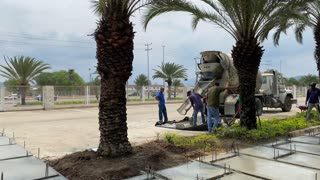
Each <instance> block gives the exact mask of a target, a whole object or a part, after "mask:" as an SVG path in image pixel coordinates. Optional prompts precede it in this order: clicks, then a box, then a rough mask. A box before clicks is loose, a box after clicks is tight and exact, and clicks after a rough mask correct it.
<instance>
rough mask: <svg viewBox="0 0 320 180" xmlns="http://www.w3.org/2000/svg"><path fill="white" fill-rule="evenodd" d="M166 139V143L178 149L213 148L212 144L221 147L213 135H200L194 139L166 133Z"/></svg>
mask: <svg viewBox="0 0 320 180" xmlns="http://www.w3.org/2000/svg"><path fill="white" fill-rule="evenodd" d="M164 139H165V141H166V142H168V143H171V144H173V145H175V146H178V147H197V148H210V147H211V146H212V142H214V144H215V146H220V142H219V140H218V139H217V137H216V136H215V135H213V134H200V135H196V136H193V137H186V136H181V135H179V134H176V133H172V132H168V133H165V135H164ZM210 141H211V142H210Z"/></svg>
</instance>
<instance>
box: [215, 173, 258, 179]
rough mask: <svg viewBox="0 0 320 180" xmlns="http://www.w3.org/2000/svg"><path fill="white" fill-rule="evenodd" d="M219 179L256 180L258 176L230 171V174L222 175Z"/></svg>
mask: <svg viewBox="0 0 320 180" xmlns="http://www.w3.org/2000/svg"><path fill="white" fill-rule="evenodd" d="M219 179H223V180H258V179H259V178H255V177H252V176H248V175H245V174H240V173H232V174H229V175H226V176H223V177H221V178H219Z"/></svg>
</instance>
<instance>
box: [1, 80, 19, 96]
mask: <svg viewBox="0 0 320 180" xmlns="http://www.w3.org/2000/svg"><path fill="white" fill-rule="evenodd" d="M3 84H4V85H5V87H6V90H7V91H10V92H12V93H19V82H18V81H16V80H14V79H9V80H6V81H4V82H3Z"/></svg>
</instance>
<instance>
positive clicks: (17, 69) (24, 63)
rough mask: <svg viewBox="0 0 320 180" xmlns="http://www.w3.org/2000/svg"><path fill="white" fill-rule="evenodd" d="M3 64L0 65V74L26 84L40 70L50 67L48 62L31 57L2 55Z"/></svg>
mask: <svg viewBox="0 0 320 180" xmlns="http://www.w3.org/2000/svg"><path fill="white" fill-rule="evenodd" d="M4 60H5V63H6V66H5V65H0V67H1V68H2V69H0V75H1V76H3V77H5V78H7V79H10V80H15V81H17V82H19V83H20V85H28V84H29V82H31V81H33V79H34V78H35V77H36V76H38V75H39V74H40V73H41V72H43V71H45V70H47V69H49V68H50V66H49V65H48V64H45V63H43V62H42V61H39V60H36V59H35V58H31V57H24V56H15V57H13V58H9V57H4Z"/></svg>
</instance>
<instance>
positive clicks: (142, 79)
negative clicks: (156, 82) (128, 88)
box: [134, 74, 150, 94]
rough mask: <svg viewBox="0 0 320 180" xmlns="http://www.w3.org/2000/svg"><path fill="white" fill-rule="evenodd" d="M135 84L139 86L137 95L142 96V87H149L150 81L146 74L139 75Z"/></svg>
mask: <svg viewBox="0 0 320 180" xmlns="http://www.w3.org/2000/svg"><path fill="white" fill-rule="evenodd" d="M134 84H135V85H136V86H137V87H136V89H137V93H138V94H141V90H142V86H149V85H150V82H149V81H148V77H147V76H146V75H144V74H139V75H138V76H137V77H136V79H135V80H134Z"/></svg>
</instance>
